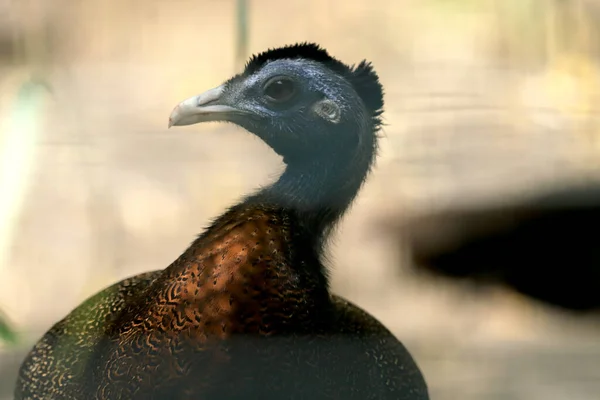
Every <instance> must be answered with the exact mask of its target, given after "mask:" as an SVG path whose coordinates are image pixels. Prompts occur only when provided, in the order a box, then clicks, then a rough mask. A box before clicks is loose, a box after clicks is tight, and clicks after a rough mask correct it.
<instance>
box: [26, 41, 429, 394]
mask: <svg viewBox="0 0 600 400" xmlns="http://www.w3.org/2000/svg"><path fill="white" fill-rule="evenodd" d="M303 63H304V64H305V65H303ZM298 67H300V68H298ZM319 75H321V79H319V80H316V81H315V79H316V78H318V77H319ZM288 80H289V81H288ZM257 81H258V82H259V83H256V82H257ZM249 82H252V83H249ZM265 82H266V84H265ZM290 82H292V83H290ZM256 85H258V87H260V88H263V89H262V90H264V96H266V97H267V100H268V101H265V102H262V103H258V101H257V103H256V104H255V103H252V102H253V101H255V100H254V98H255V97H256V96H260V93H258V94H257V90H256V87H257V86H256ZM290 85H292V86H291V88H290ZM293 85H297V86H296V87H294V86H293ZM302 85H304V86H302ZM273 86H274V87H273ZM290 93H291V94H290ZM315 94H318V95H315ZM250 96H252V98H250ZM249 103H250V104H249ZM265 104H266V105H267V106H265ZM382 105H383V102H382V91H381V86H380V85H379V83H378V81H377V76H376V75H375V73H374V72H373V71H372V69H371V68H370V66H369V65H368V64H365V63H362V64H361V65H359V67H357V68H356V69H351V68H349V67H346V66H344V65H343V64H341V63H340V62H339V61H337V60H335V59H333V58H331V57H330V56H329V55H328V54H327V53H326V52H325V51H324V50H322V49H320V48H318V47H317V46H316V45H310V44H304V45H296V46H291V47H286V48H282V49H277V50H271V51H269V52H266V53H263V54H261V55H259V56H257V57H255V58H254V59H253V60H252V61H251V62H250V64H249V65H248V66H247V68H246V71H245V73H244V74H242V75H238V76H236V77H234V78H232V79H231V80H230V81H228V82H227V83H226V84H224V85H223V86H221V87H219V88H217V89H213V90H212V91H209V92H207V93H206V94H203V95H200V96H198V97H195V98H193V99H192V100H191V101H190V100H187V101H185V102H183V103H181V105H180V106H178V107H177V108H176V109H175V110H174V112H173V114H172V119H171V121H170V124H171V125H184V124H189V123H195V122H202V121H207V120H228V121H230V122H235V123H237V124H238V125H241V126H243V127H245V128H246V129H248V130H249V131H251V132H253V133H255V134H256V135H258V136H259V137H261V138H262V139H263V140H265V142H267V144H269V145H270V146H271V147H272V148H273V149H274V150H275V151H277V152H278V153H279V154H281V155H282V156H283V157H284V160H285V161H286V164H287V169H286V171H285V172H284V173H283V175H282V176H281V177H280V179H279V180H278V181H277V182H276V183H274V184H273V185H271V186H269V187H267V188H264V189H262V190H260V191H259V192H257V193H256V194H254V195H252V196H250V197H248V198H246V199H245V200H244V201H243V202H241V203H240V204H238V205H236V206H234V207H232V208H231V209H230V210H228V211H227V212H226V213H225V214H223V215H222V216H220V217H219V218H217V219H216V221H215V222H214V223H213V224H212V225H211V226H210V227H208V228H207V229H206V230H205V232H204V233H203V234H202V235H200V236H199V237H198V239H196V240H195V241H194V242H193V243H192V244H191V246H190V247H189V248H188V249H187V250H186V251H185V252H184V253H183V254H182V255H181V256H180V257H179V258H178V259H177V260H175V261H174V262H173V263H172V264H171V265H170V266H169V267H167V268H166V269H165V270H161V271H155V272H150V273H146V274H142V275H138V276H135V277H133V278H130V279H126V280H124V281H121V282H119V283H117V284H115V285H113V286H111V287H110V288H107V289H105V290H103V291H102V292H100V293H99V294H97V295H95V296H94V297H92V298H90V299H89V300H87V301H86V302H85V303H83V304H82V305H81V306H79V307H78V308H76V309H75V310H74V311H73V312H72V313H71V314H69V315H68V316H67V317H66V318H65V319H63V320H62V321H60V322H59V323H57V324H56V325H55V326H54V327H53V328H52V329H51V330H50V331H49V332H48V333H47V334H46V335H45V336H44V337H43V338H42V339H41V340H40V342H38V344H37V345H36V346H35V347H34V349H33V350H32V352H31V353H30V354H29V356H28V357H27V359H26V360H25V362H24V363H23V366H22V368H21V371H20V376H19V380H18V382H17V387H16V391H15V397H16V398H17V399H42V398H43V399H52V398H61V399H82V398H85V399H88V398H89V399H92V398H93V399H247V398H260V399H305V398H310V399H361V400H362V399H400V400H402V399H405V400H413V399H418V400H424V399H428V395H427V388H426V385H425V382H424V380H423V377H422V375H421V373H420V371H419V369H418V367H417V366H416V364H415V363H414V361H413V359H412V357H411V356H410V354H409V353H408V352H407V351H406V349H405V348H404V346H403V345H402V344H401V343H400V342H399V341H398V340H397V339H396V338H395V337H394V336H393V335H392V334H391V333H390V332H389V331H388V330H387V329H386V328H385V327H384V326H383V325H381V324H380V323H379V322H378V321H377V320H375V319H374V318H373V317H371V316H370V315H369V314H367V313H365V312H364V311H362V310H361V309H359V308H358V307H356V306H354V305H352V304H351V303H349V302H347V301H345V300H343V299H341V298H339V297H337V296H335V295H331V294H330V293H329V290H328V283H327V274H326V270H325V268H324V266H323V264H322V262H321V258H322V248H323V246H324V244H325V240H326V238H327V236H328V234H329V232H330V231H331V228H332V226H333V225H334V223H335V222H336V221H337V220H339V218H340V217H341V215H342V214H343V212H344V211H345V210H346V209H347V208H348V205H349V204H350V202H351V201H352V199H353V198H354V196H355V195H356V193H357V191H358V189H359V188H360V186H361V185H362V182H363V181H364V179H365V177H366V174H367V172H368V170H369V168H370V165H371V163H372V160H373V158H374V152H375V148H376V145H375V143H376V135H375V132H376V130H377V128H378V126H379V114H380V112H381V106H382ZM265 108H266V109H267V110H265ZM250 114H251V115H250ZM275 117H278V118H275ZM346 119H347V120H346ZM308 127H310V130H308V131H307V130H306V129H307V128H308ZM352 127H353V128H352ZM338 130H339V131H338ZM282 135H287V136H285V137H283V136H282ZM322 135H327V136H322ZM345 137H346V139H345ZM318 138H319V140H320V141H319V142H318V143H319V144H320V148H315V146H314V143H310V141H311V140H317V139H318ZM292 148H293V151H292V150H291V149H292Z"/></svg>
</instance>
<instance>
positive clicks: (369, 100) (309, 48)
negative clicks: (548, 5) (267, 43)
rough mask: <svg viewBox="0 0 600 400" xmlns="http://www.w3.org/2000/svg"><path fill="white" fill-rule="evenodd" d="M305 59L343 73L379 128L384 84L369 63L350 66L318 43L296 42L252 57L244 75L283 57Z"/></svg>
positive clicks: (250, 73)
mask: <svg viewBox="0 0 600 400" xmlns="http://www.w3.org/2000/svg"><path fill="white" fill-rule="evenodd" d="M297 58H303V59H307V60H312V61H316V62H320V63H323V64H325V65H327V67H328V68H330V69H331V70H332V71H334V72H336V73H338V74H340V75H341V76H343V77H344V78H345V79H346V80H347V81H348V82H350V84H352V87H354V90H356V92H357V93H358V95H359V96H360V97H361V99H362V101H363V103H364V104H365V106H366V107H367V109H368V110H369V111H370V112H371V117H372V120H373V127H374V129H375V130H378V129H379V128H380V127H381V125H382V121H381V114H382V113H383V87H382V86H381V83H380V82H379V77H378V76H377V73H375V71H374V70H373V67H372V65H371V63H370V62H367V61H366V60H363V61H361V62H360V63H359V64H358V65H357V66H356V67H355V66H354V65H352V66H348V65H346V64H344V63H342V62H341V61H339V60H337V59H336V58H334V57H332V56H330V55H329V53H327V50H325V49H323V48H321V47H319V45H317V44H315V43H308V42H305V43H297V44H294V45H288V46H285V47H280V48H277V49H269V50H267V51H265V52H262V53H260V54H257V55H254V56H252V57H251V58H250V60H249V61H248V63H247V64H246V67H245V69H244V73H243V75H245V76H248V75H252V74H253V73H255V72H256V71H258V70H259V69H260V68H262V67H263V66H264V65H265V64H267V63H268V62H271V61H275V60H280V59H297Z"/></svg>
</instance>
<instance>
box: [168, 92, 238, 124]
mask: <svg viewBox="0 0 600 400" xmlns="http://www.w3.org/2000/svg"><path fill="white" fill-rule="evenodd" d="M223 90H224V86H223V85H221V86H218V87H216V88H214V89H210V90H207V91H206V92H204V93H202V94H199V95H198V96H194V97H190V98H189V99H186V100H184V101H182V102H181V103H179V104H177V106H175V108H174V109H173V111H172V112H171V115H170V116H169V128H170V127H172V126H183V125H192V124H197V123H200V122H208V121H223V120H226V119H227V118H226V116H227V115H228V114H230V113H232V112H235V111H237V110H236V109H235V108H233V107H231V106H228V105H225V104H222V103H220V101H221V95H222V94H223Z"/></svg>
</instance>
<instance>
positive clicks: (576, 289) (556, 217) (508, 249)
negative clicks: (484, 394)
mask: <svg viewBox="0 0 600 400" xmlns="http://www.w3.org/2000/svg"><path fill="white" fill-rule="evenodd" d="M599 226H600V183H593V184H581V185H576V186H571V187H566V188H561V189H557V190H554V191H548V192H546V193H544V194H539V195H537V196H535V197H532V198H529V199H527V200H515V201H512V202H507V203H504V204H495V205H480V206H478V207H473V208H472V209H467V208H462V209H458V208H457V209H449V210H446V211H443V212H439V213H435V214H432V215H427V216H424V217H419V218H415V219H412V220H410V221H409V222H408V223H406V224H402V226H401V228H400V229H399V230H398V232H399V235H400V237H401V239H400V240H401V241H402V242H404V243H405V244H406V245H407V250H408V253H409V254H410V258H411V261H412V263H413V264H414V266H415V268H416V269H417V270H419V271H427V272H429V273H434V274H438V275H442V276H446V277H450V278H454V279H469V280H472V281H474V282H476V283H479V284H483V283H493V284H501V285H505V286H508V287H510V288H513V289H514V290H517V291H518V292H520V293H523V294H525V295H527V296H529V297H532V298H535V299H537V300H541V301H543V302H545V303H549V304H552V305H554V306H559V307H562V308H566V309H569V310H573V311H592V310H596V311H597V310H598V309H599V308H600V239H599V237H598V235H597V233H596V232H597V231H598V227H599Z"/></svg>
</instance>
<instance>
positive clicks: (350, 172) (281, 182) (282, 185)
mask: <svg viewBox="0 0 600 400" xmlns="http://www.w3.org/2000/svg"><path fill="white" fill-rule="evenodd" d="M373 153H374V150H373V144H371V146H370V147H369V148H368V150H366V151H364V152H363V151H361V149H357V148H348V149H336V150H335V151H329V152H326V151H323V152H322V154H321V157H313V158H311V159H309V160H306V161H304V162H290V163H288V164H287V167H286V169H285V171H284V172H283V174H282V175H281V176H280V178H279V179H278V180H277V181H276V182H275V183H273V184H272V185H270V186H268V187H266V188H264V189H262V190H261V191H260V192H258V193H257V194H256V195H255V196H253V198H254V199H258V200H259V201H263V202H265V201H266V202H268V203H274V204H275V205H277V206H280V207H282V208H284V209H287V210H289V211H292V212H294V213H296V214H297V215H298V216H299V218H300V219H301V221H302V222H303V223H304V224H306V226H307V227H308V228H309V229H310V231H311V232H312V233H313V234H315V235H316V236H318V237H320V238H321V239H323V237H324V236H326V235H327V233H328V232H329V231H330V228H331V227H333V225H335V223H336V222H337V221H338V220H339V219H340V218H341V216H342V215H343V214H344V212H345V211H346V210H347V209H348V207H349V206H350V204H351V203H352V201H353V200H354V198H355V197H356V195H357V193H358V191H359V189H360V187H361V186H362V183H363V182H364V181H365V178H366V176H367V174H368V172H369V170H370V168H371V165H372V163H373V159H374V154H373Z"/></svg>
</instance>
